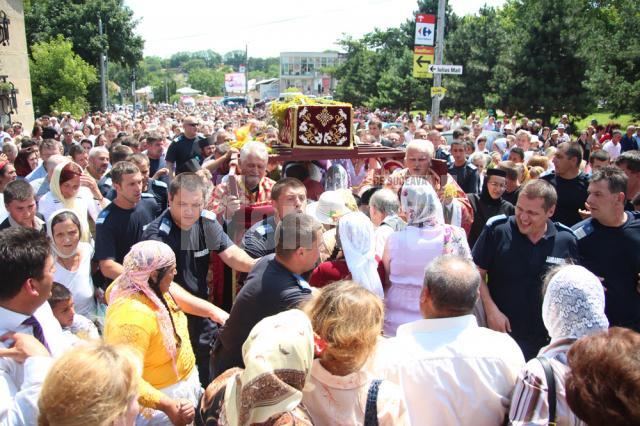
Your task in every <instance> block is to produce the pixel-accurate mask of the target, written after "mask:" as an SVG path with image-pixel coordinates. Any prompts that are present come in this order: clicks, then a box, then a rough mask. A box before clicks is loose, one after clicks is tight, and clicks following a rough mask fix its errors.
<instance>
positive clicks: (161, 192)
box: [106, 154, 169, 211]
mask: <svg viewBox="0 0 640 426" xmlns="http://www.w3.org/2000/svg"><path fill="white" fill-rule="evenodd" d="M129 161H131V162H132V163H133V164H135V165H136V166H138V169H140V174H142V196H143V197H149V196H151V197H153V198H154V199H155V200H156V202H157V203H158V206H160V211H165V210H166V209H167V206H168V205H169V204H168V196H169V186H168V185H167V184H166V183H164V182H163V181H161V180H156V179H150V178H149V159H148V158H147V156H146V155H144V154H133V155H132V156H130V157H129ZM106 197H107V198H108V199H110V200H113V199H115V198H116V191H115V190H113V189H112V190H111V191H109V193H108V194H107V195H106Z"/></svg>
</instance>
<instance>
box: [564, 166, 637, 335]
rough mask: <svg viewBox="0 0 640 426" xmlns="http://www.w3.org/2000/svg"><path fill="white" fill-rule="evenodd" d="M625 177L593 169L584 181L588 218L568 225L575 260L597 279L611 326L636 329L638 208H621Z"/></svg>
mask: <svg viewBox="0 0 640 426" xmlns="http://www.w3.org/2000/svg"><path fill="white" fill-rule="evenodd" d="M627 184H628V180H627V175H626V174H625V172H624V171H622V170H620V169H619V168H617V167H613V166H606V167H603V168H602V169H599V170H596V171H595V172H594V173H593V176H592V177H591V182H590V183H589V197H588V198H587V204H588V206H589V209H590V211H591V218H589V219H587V220H585V221H582V222H580V223H578V224H576V225H575V226H574V228H573V229H574V232H575V234H576V237H577V238H578V250H579V252H580V263H581V264H582V265H584V267H585V268H587V269H589V270H590V271H591V272H593V273H594V274H595V275H596V276H598V277H601V279H602V285H603V286H604V287H605V289H606V290H607V291H605V293H604V296H605V299H606V304H605V314H606V315H607V318H608V319H609V324H611V326H619V327H628V328H632V329H634V330H635V331H638V332H640V286H638V274H639V273H640V212H625V211H624V203H625V199H626V196H625V195H626V190H627Z"/></svg>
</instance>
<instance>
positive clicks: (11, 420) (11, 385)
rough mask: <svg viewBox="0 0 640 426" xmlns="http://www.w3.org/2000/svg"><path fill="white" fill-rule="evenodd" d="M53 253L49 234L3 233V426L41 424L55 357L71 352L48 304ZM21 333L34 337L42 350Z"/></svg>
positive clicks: (0, 401) (0, 400) (0, 380)
mask: <svg viewBox="0 0 640 426" xmlns="http://www.w3.org/2000/svg"><path fill="white" fill-rule="evenodd" d="M49 250H50V249H49V240H48V239H47V237H46V235H44V234H43V233H42V232H39V231H36V230H34V229H28V228H23V227H15V228H9V229H6V230H4V231H2V232H0V258H1V259H2V262H0V276H1V277H2V286H0V336H2V337H0V341H1V343H0V425H5V424H6V425H12V426H14V425H34V424H37V418H38V395H39V393H40V387H41V386H42V383H43V381H44V378H45V376H46V375H47V372H48V370H49V367H50V366H51V363H52V361H51V357H50V356H49V354H51V355H53V356H58V355H60V354H61V353H62V352H63V351H64V350H65V349H66V347H65V344H64V342H65V339H64V338H63V335H62V329H61V327H60V324H59V323H58V321H57V320H56V319H55V317H54V316H53V313H52V311H51V308H50V307H49V304H48V303H47V299H48V298H49V296H50V295H51V287H52V285H53V272H54V260H53V256H52V255H51V254H50V251H49ZM20 334H28V335H32V336H33V337H34V338H35V339H37V341H39V342H40V346H38V345H37V344H35V342H33V339H29V338H28V337H27V338H25V337H23V336H21V335H20ZM25 340H27V342H26V343H25ZM29 342H31V343H29ZM25 345H27V346H29V348H30V349H27V350H25ZM20 353H23V355H22V356H20ZM26 356H28V358H27V359H26V360H24V359H25V357H26ZM23 360H24V363H21V362H20V361H23Z"/></svg>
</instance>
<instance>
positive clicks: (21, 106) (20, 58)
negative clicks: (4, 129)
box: [0, 0, 34, 131]
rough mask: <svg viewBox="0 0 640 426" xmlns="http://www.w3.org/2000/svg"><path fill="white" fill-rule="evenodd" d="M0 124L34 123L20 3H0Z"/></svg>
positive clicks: (1, 0)
mask: <svg viewBox="0 0 640 426" xmlns="http://www.w3.org/2000/svg"><path fill="white" fill-rule="evenodd" d="M0 122H1V123H2V124H7V123H9V122H12V123H15V122H20V123H22V126H23V128H24V129H26V130H27V131H30V130H31V128H33V123H34V117H33V101H32V96H31V77H30V75H29V57H28V55H27V36H26V33H25V26H24V6H23V2H22V0H0Z"/></svg>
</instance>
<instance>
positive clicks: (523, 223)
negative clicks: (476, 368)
mask: <svg viewBox="0 0 640 426" xmlns="http://www.w3.org/2000/svg"><path fill="white" fill-rule="evenodd" d="M557 199H558V197H557V194H556V191H555V189H554V188H553V186H551V184H549V183H548V182H546V181H544V180H540V179H537V180H533V181H529V182H527V183H526V184H525V185H524V186H523V187H522V190H521V191H520V195H519V196H518V201H517V203H516V214H515V215H514V216H510V217H507V216H504V215H501V216H494V217H493V218H491V219H489V221H488V222H487V224H486V226H485V229H484V230H483V231H482V233H481V234H480V237H479V238H478V241H477V242H476V244H475V245H474V247H473V261H474V262H475V264H476V265H477V266H478V269H479V270H480V273H481V275H482V277H483V282H482V285H481V286H480V297H481V298H482V302H483V304H484V309H485V312H486V315H487V324H488V326H489V328H491V329H493V330H496V331H501V332H507V333H509V334H511V337H513V338H514V340H515V341H516V342H517V343H518V345H519V346H520V348H521V349H522V352H523V353H524V355H525V358H526V359H531V358H533V357H535V356H536V355H537V353H538V351H539V350H540V348H541V347H543V346H545V345H546V344H547V343H548V339H549V338H548V335H547V331H546V329H545V327H544V324H543V322H542V280H543V276H544V274H545V273H546V271H547V270H548V269H549V267H551V266H554V265H558V264H564V263H566V262H567V261H569V260H572V259H573V260H575V259H577V257H578V246H577V240H576V237H575V235H574V234H573V232H572V231H571V229H570V228H567V227H566V226H564V225H562V224H560V223H555V222H552V221H551V216H553V213H554V211H555V207H556V202H557ZM487 278H488V281H487Z"/></svg>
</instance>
